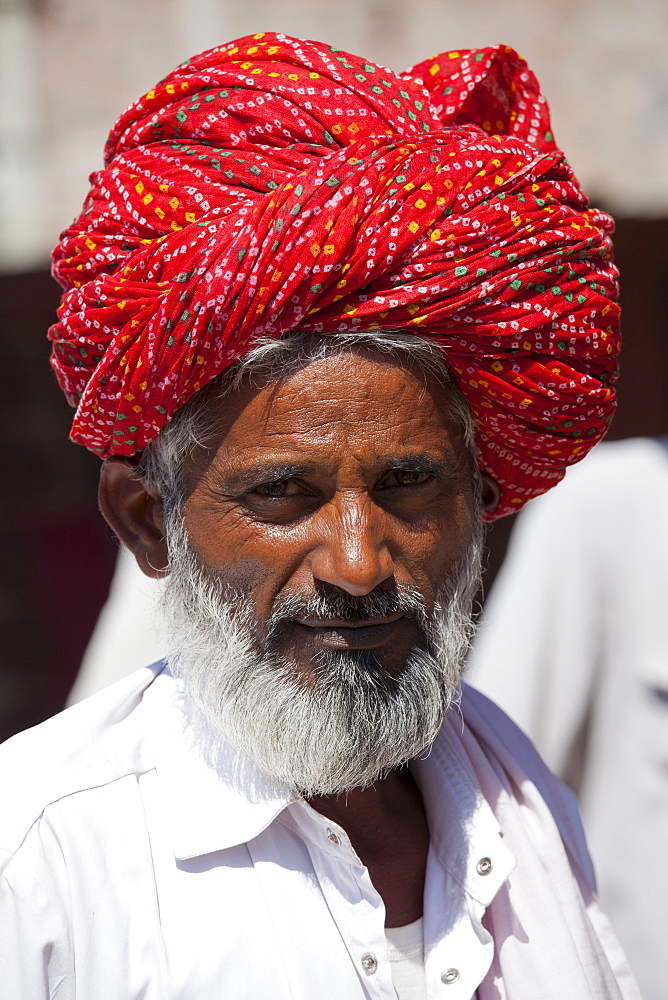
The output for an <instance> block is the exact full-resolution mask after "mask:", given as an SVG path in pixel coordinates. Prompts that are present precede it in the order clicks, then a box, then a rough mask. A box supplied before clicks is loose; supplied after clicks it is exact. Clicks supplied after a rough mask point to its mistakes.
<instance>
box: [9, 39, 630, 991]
mask: <svg viewBox="0 0 668 1000" xmlns="http://www.w3.org/2000/svg"><path fill="white" fill-rule="evenodd" d="M92 184H93V186H92V189H91V194H90V196H89V198H88V200H87V202H86V205H85V206H84V211H83V214H82V216H81V217H80V219H79V220H77V221H76V222H75V223H74V224H73V226H72V227H70V229H69V230H67V231H66V233H64V234H63V237H62V240H61V243H60V245H59V247H58V249H57V250H56V254H55V269H56V274H57V275H58V277H59V279H60V280H61V281H62V282H63V284H64V286H65V287H66V289H67V292H66V295H65V298H64V300H63V305H62V307H61V310H60V314H59V323H58V324H57V325H56V326H55V327H54V328H53V330H52V331H51V338H52V340H53V344H54V356H53V364H54V367H55V369H56V372H57V374H58V377H59V380H60V382H61V384H62V385H63V387H64V389H65V391H66V392H67V394H68V396H69V398H70V400H71V401H72V402H73V403H74V404H75V405H76V406H77V413H76V417H75V420H74V424H73V430H72V436H73V438H74V439H75V440H77V441H80V442H82V443H84V444H86V445H87V446H88V447H89V448H91V449H92V450H94V451H96V452H97V453H99V454H100V455H101V456H102V457H103V458H104V460H105V461H104V464H103V467H102V475H101V481H100V505H101V508H102V511H103V513H104V515H105V517H106V518H107V520H108V521H109V523H110V524H111V525H112V527H113V528H114V530H115V531H116V532H117V534H118V536H119V537H120V538H121V540H122V541H123V542H124V544H125V545H126V546H127V547H128V548H129V549H130V550H131V551H132V552H133V554H134V556H135V558H136V559H137V561H138V563H139V565H140V567H141V568H142V569H143V571H144V572H145V573H147V574H148V575H153V576H160V577H161V576H166V577H167V580H166V597H165V607H166V616H167V622H168V626H167V627H168V632H169V635H170V640H171V653H170V655H169V657H168V660H167V663H161V664H156V665H154V666H153V667H151V668H147V669H146V670H144V671H140V673H139V674H133V675H132V676H131V677H130V678H129V679H127V680H124V681H121V682H120V683H119V684H118V685H116V686H114V687H113V688H111V689H109V690H108V691H105V692H102V693H101V694H100V695H98V696H96V697H95V698H92V699H90V700H88V701H86V702H83V703H82V704H80V705H78V706H75V707H74V708H72V709H70V710H69V711H68V712H65V713H63V714H62V715H61V716H59V717H56V718H55V719H53V720H51V721H50V722H47V723H45V724H44V725H43V726H42V727H38V729H37V730H36V731H34V732H33V733H28V734H24V735H23V736H19V737H17V738H16V739H15V740H14V741H11V742H10V744H9V745H8V746H7V748H6V750H5V752H4V768H3V773H4V774H5V775H6V778H5V779H4V780H5V782H6V787H3V797H2V801H3V804H4V805H5V806H6V805H7V804H8V803H10V802H11V803H12V804H11V808H10V809H9V810H8V812H7V814H6V815H5V817H4V819H3V821H2V832H1V834H0V842H1V844H2V848H3V852H4V853H3V859H4V860H3V880H4V881H3V890H2V891H3V895H2V900H3V903H2V907H3V908H2V928H1V933H2V938H1V939H2V941H3V968H2V970H1V971H2V974H3V982H4V983H5V984H9V987H8V988H9V995H10V996H12V997H30V998H31V1000H32V998H36V997H58V998H59V1000H64V998H66V997H67V998H70V997H93V996H94V997H96V998H106V997H109V998H112V997H113V998H115V1000H121V998H123V1000H128V998H132V1000H135V998H139V997H142V998H168V997H169V998H176V997H180V998H191V997H192V998H195V997H197V998H208V997H212V998H213V997H220V996H225V997H234V998H235V1000H237V998H259V997H272V998H288V997H293V998H297V997H299V998H309V1000H318V998H324V997H330V996H337V997H345V998H351V1000H352V998H356V997H360V998H362V997H375V998H394V997H396V996H399V997H400V998H401V1000H409V998H415V997H420V998H423V997H426V998H429V1000H432V998H436V997H441V996H446V995H447V996H448V997H457V998H462V1000H463V998H465V997H466V998H467V1000H468V998H471V997H473V996H476V997H478V998H479V1000H488V998H498V997H508V998H516V997H531V998H535V997H540V998H545V1000H547V998H555V1000H556V998H565V997H568V998H569V1000H570V998H573V997H578V998H581V997H594V998H600V1000H603V998H612V997H635V996H637V995H638V994H637V991H636V988H635V986H634V984H633V981H632V977H631V976H630V973H629V972H628V970H627V968H626V965H625V962H624V959H623V957H622V956H621V954H620V952H619V949H618V946H617V945H616V943H615V942H614V938H613V937H612V934H611V932H610V930H609V928H608V926H607V923H606V921H605V918H604V917H603V915H602V913H601V911H600V909H599V906H598V903H597V900H596V897H595V891H594V879H593V873H592V871H591V865H590V862H589V859H588V856H587V852H586V848H585V847H584V844H583V838H582V835H581V829H580V826H579V821H578V819H577V813H576V811H575V810H574V808H573V806H572V803H571V800H570V799H569V797H568V795H567V793H566V792H565V791H564V790H563V788H562V786H560V785H559V784H558V783H557V782H556V780H555V779H553V778H552V777H551V776H550V775H549V772H547V771H546V769H545V768H544V766H543V765H542V763H541V762H540V760H539V759H538V758H537V757H536V755H535V752H534V751H533V750H532V748H531V746H530V745H529V744H528V743H527V742H526V740H525V739H524V738H523V737H522V736H521V734H519V733H518V731H517V730H515V728H514V727H513V726H512V724H511V723H510V722H509V721H508V720H507V719H506V718H505V717H504V716H503V715H502V714H501V713H500V712H499V711H498V710H496V709H495V708H494V707H493V706H492V705H491V704H490V703H488V702H486V701H485V700H484V699H482V697H481V696H479V695H476V694H475V693H473V692H466V693H465V694H464V695H463V696H462V697H461V698H460V688H459V671H460V667H461V664H462V661H463V657H464V654H465V650H466V646H467V643H468V639H469V636H470V632H471V624H470V611H471V601H472V597H473V594H474V592H475V589H476V586H477V580H478V575H479V562H480V547H481V530H482V520H483V518H490V517H493V516H498V515H500V514H502V513H506V512H508V511H509V510H512V509H516V508H517V507H519V506H521V505H522V504H523V503H524V502H525V501H526V500H527V499H529V498H530V497H531V496H534V495H537V494H539V493H540V492H542V491H544V490H545V489H546V488H547V487H548V486H549V485H551V484H552V483H554V482H556V481H558V479H559V478H560V477H561V476H562V474H563V469H564V466H565V465H567V464H568V463H569V462H571V461H573V460H575V459H576V458H577V457H580V456H581V455H583V454H584V453H585V452H586V450H587V448H588V447H589V446H590V445H591V444H592V443H593V442H594V441H595V440H596V439H597V438H598V437H600V435H601V434H602V433H603V431H604V429H605V426H606V424H607V421H608V420H609V418H610V416H611V413H612V408H613V393H612V387H611V383H612V382H613V381H614V376H615V363H616V362H615V354H616V339H617V338H616V329H617V327H616V315H617V311H616V305H615V296H616V285H615V272H614V268H613V267H612V265H611V263H610V244H609V238H608V236H607V231H608V230H609V227H610V223H609V220H608V219H607V218H606V217H605V216H604V215H602V214H601V213H597V212H596V211H594V210H591V209H588V208H587V207H586V201H585V199H584V198H583V196H582V195H581V193H580V192H579V189H578V188H577V185H576V183H575V181H574V179H573V177H572V174H571V172H570V170H569V168H568V167H567V165H566V164H565V162H564V161H563V158H562V157H561V156H560V154H559V153H558V152H557V151H556V148H555V146H554V141H553V139H552V136H551V134H550V132H549V122H548V118H547V110H546V106H545V102H544V100H543V98H542V96H541V95H540V91H539V90H538V87H537V84H536V82H535V79H534V77H533V76H532V74H531V73H530V71H529V70H528V69H527V67H526V65H525V64H524V63H523V62H522V61H521V60H520V59H519V58H518V57H517V56H516V55H515V53H513V52H512V51H510V50H507V49H503V48H497V49H488V50H483V51H481V52H464V53H449V54H444V55H442V56H439V57H437V58H436V59H434V60H429V61H428V62H426V63H424V64H422V65H421V66H419V67H416V68H415V69H414V70H412V71H411V72H410V73H408V74H405V75H404V76H401V77H399V76H397V75H396V74H394V73H391V72H390V71H389V70H385V69H382V68H381V67H379V66H374V65H372V64H370V63H366V62H364V60H362V59H359V58H357V57H355V56H352V55H350V54H348V53H340V52H338V51H337V50H333V49H331V48H329V47H327V46H324V45H321V44H319V43H312V42H302V41H299V40H297V39H290V38H286V37H285V36H282V35H266V34H260V35H257V36H254V37H253V38H246V39H242V40H240V41H237V42H234V43H231V44H229V45H226V46H223V47H222V48H220V49H215V50H213V51H211V52H208V53H204V54H203V55H201V56H198V57H196V58H195V59H194V60H192V62H190V63H188V64H186V65H185V66H183V67H180V68H179V69H178V70H177V71H175V72H174V73H173V74H171V75H170V76H168V77H167V78H166V80H164V81H163V82H162V84H160V85H159V86H158V87H157V88H156V89H155V90H154V91H151V92H150V93H149V94H147V95H146V96H145V97H144V98H142V100H141V101H139V102H138V103H137V104H136V105H134V107H133V108H131V109H130V110H129V111H128V112H126V113H125V115H124V116H123V117H122V118H121V120H120V121H119V123H118V125H117V126H116V128H115V129H114V131H113V132H112V135H111V137H110V140H109V144H108V146H107V154H106V168H105V170H104V171H102V172H100V173H98V174H97V175H94V176H93V180H92Z"/></svg>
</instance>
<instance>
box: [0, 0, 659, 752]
mask: <svg viewBox="0 0 668 1000" xmlns="http://www.w3.org/2000/svg"><path fill="white" fill-rule="evenodd" d="M262 30H265V31H266V30H276V31H283V32H285V33H288V34H294V35H298V36H302V37H310V38H318V39H321V40H324V41H327V42H329V43H332V44H336V45H337V46H339V47H341V48H344V49H349V50H352V51H354V52H359V53H361V54H363V55H365V56H367V57H368V58H370V59H373V60H374V61H376V62H380V63H382V64H385V65H388V66H390V67H392V68H394V69H404V68H406V67H409V66H411V65H412V64H413V63H415V62H417V61H419V60H422V59H424V58H426V57H427V56H429V55H431V54H433V53H434V52H437V51H442V50H445V49H455V48H465V47H479V46H484V45H488V44H492V43H497V42H504V43H506V44H509V45H511V46H513V47H514V48H516V49H518V51H519V52H520V53H521V54H522V55H523V56H524V57H525V58H526V59H527V60H528V62H529V64H530V65H531V66H532V68H533V69H534V70H535V72H536V74H537V75H538V78H539V80H540V81H541V83H542V86H543V89H544V91H545V93H546V95H547V97H548V100H549V102H550V105H551V108H552V115H553V125H554V131H555V134H556V136H557V140H558V142H559V143H560V145H561V146H562V147H563V149H564V150H565V151H566V153H567V155H568V157H569V159H570V161H571V163H572V165H573V167H574V169H575V171H576V173H577V175H578V176H579V178H580V181H581V183H582V185H583V187H584V189H585V191H586V192H587V193H588V194H589V195H590V197H591V198H592V200H593V201H594V202H595V203H597V204H599V205H601V206H602V207H605V208H606V209H608V210H609V211H611V212H612V213H613V214H614V215H615V216H616V218H617V233H616V238H615V242H616V252H617V260H618V263H619V266H620V269H621V274H622V299H623V307H624V330H625V336H626V346H625V353H624V359H623V377H622V380H621V384H620V408H619V412H618V415H617V417H616V418H615V422H614V425H613V430H612V437H616V438H624V437H630V436H634V435H659V434H664V433H667V432H668V408H667V407H666V400H667V397H668V392H667V384H668V374H667V373H668V338H667V337H666V314H667V312H668V310H667V303H668V292H667V287H668V281H667V278H668V275H667V274H666V270H667V268H666V246H667V245H668V69H667V65H668V64H667V61H666V51H668V4H666V2H665V0H636V2H635V3H634V4H629V3H628V2H627V0H534V2H533V3H528V2H526V0H467V2H466V3H462V2H456V0H114V2H113V3H109V2H102V0H0V324H1V337H2V339H1V343H2V365H1V366H0V415H1V416H0V448H1V449H2V459H1V464H2V468H3V469H4V473H3V487H2V497H1V500H0V504H1V506H0V551H1V552H2V568H1V570H0V740H1V739H4V738H6V737H8V736H9V735H11V734H12V733H13V732H16V731H17V730H19V729H22V728H25V727H27V726H29V725H33V724H35V723H37V722H39V721H40V720H41V719H43V718H45V717H46V716H48V715H50V714H52V713H53V712H55V711H57V710H58V709H60V708H61V707H62V705H63V703H64V700H65V698H66V695H67V692H68V690H69V688H70V686H71V684H72V681H73V679H74V676H75V674H76V671H77V668H78V665H79V662H80V660H81V656H82V653H83V651H84V649H85V647H86V644H87V642H88V639H89V636H90V634H91V631H92V628H93V626H94V623H95V620H96V617H97V614H98V611H99V609H100V607H101V606H102V604H103V602H104V600H105V598H106V595H107V592H108V588H109V583H110V580H111V574H112V571H113V567H114V562H115V557H116V548H115V545H114V542H113V540H112V539H111V537H110V533H109V532H108V530H107V529H106V528H105V526H104V524H103V522H102V519H101V517H100V516H99V515H98V513H97V509H96V481H97V473H98V461H97V459H95V458H94V457H93V456H91V455H89V454H87V453H86V452H85V451H84V450H83V449H81V448H79V447H75V446H74V445H72V444H70V443H69V442H68V440H67V434H68V428H69V422H70V418H71V413H70V411H69V408H68V406H67V404H66V403H65V401H64V399H63V398H62V396H61V394H60V392H59V390H58V389H57V387H56V384H55V380H54V378H53V376H52V374H51V372H50V369H49V365H48V351H47V345H46V341H45V333H46V330H47V328H48V326H49V325H50V324H51V322H52V321H53V318H54V312H55V309H56V306H57V302H58V297H59V290H58V288H57V286H56V285H55V283H54V282H53V280H52V279H51V277H50V275H49V252H50V249H51V247H52V245H53V244H54V243H55V241H56V239H57V237H58V233H59V232H60V230H61V229H63V228H64V227H65V226H66V225H68V224H69V222H70V221H71V219H72V218H73V217H74V216H75V215H76V214H78V211H79V208H80V206H81V203H82V201H83V199H84V197H85V194H86V190H87V176H88V174H89V173H90V172H91V171H92V170H94V169H97V168H99V167H100V166H101V162H102V148H103V145H104V141H105V137H106V134H107V132H108V130H109V128H110V127H111V125H112V124H113V122H114V121H115V119H116V118H117V116H118V114H119V113H120V112H121V110H123V108H124V107H125V106H127V105H128V104H129V103H131V102H132V101H133V100H135V99H136V98H137V97H139V96H140V94H142V93H144V92H145V91H146V90H148V89H150V88H151V87H152V86H153V85H154V84H155V83H156V82H157V80H158V79H160V78H161V77H162V76H164V75H165V74H166V72H168V71H169V70H170V69H172V68H173V67H174V66H175V65H176V64H177V63H178V62H181V61H182V60H184V59H186V58H187V57H188V56H190V55H192V54H194V53H195V52H197V51H199V50H201V49H205V48H209V47H211V46H213V45H216V44H219V43H220V42H222V41H226V40H229V39H232V38H234V37H239V36H242V35H246V34H250V33H254V32H257V31H262ZM511 527H512V520H511V519H505V520H504V521H502V522H500V523H499V524H498V525H496V526H495V527H494V528H493V530H492V531H491V533H490V558H489V573H488V575H489V578H490V579H491V577H492V576H493V575H494V573H495V572H496V570H497V568H498V566H499V564H500V561H501V558H502V556H503V552H504V548H505V545H506V541H507V538H508V535H509V532H510V530H511Z"/></svg>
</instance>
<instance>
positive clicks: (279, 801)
mask: <svg viewBox="0 0 668 1000" xmlns="http://www.w3.org/2000/svg"><path fill="white" fill-rule="evenodd" d="M144 703H145V705H146V710H147V714H148V727H149V728H148V733H147V738H148V740H149V743H150V749H151V754H152V757H153V762H154V765H155V770H156V773H157V776H158V780H159V783H160V789H161V799H162V802H163V807H164V810H165V819H166V821H167V823H168V824H169V826H170V827H171V833H172V846H173V849H174V855H175V857H176V858H177V859H178V860H186V859H187V858H194V857H199V856H200V855H204V854H211V853H212V852H214V851H220V850H224V849H225V848H228V847H235V846H236V845H238V844H243V843H246V842H247V841H249V840H252V839H253V837H256V836H257V835H258V834H259V833H261V832H262V830H264V829H265V828H266V827H267V826H269V824H270V823H272V822H273V820H274V819H275V818H276V817H277V816H278V815H279V813H280V812H282V811H283V809H285V807H286V806H287V805H289V803H290V802H292V801H293V800H294V799H295V798H296V796H295V795H294V794H292V793H291V792H290V791H289V789H288V788H286V787H285V786H283V785H281V784H280V783H278V782H276V781H273V780H272V779H271V778H269V777H268V776H267V775H266V774H265V773H264V772H263V771H261V770H260V768H259V767H257V765H255V764H254V763H253V762H252V761H250V760H249V759H248V758H246V757H244V756H242V755H241V754H239V753H238V752H237V751H235V750H233V749H232V748H231V747H230V746H229V744H227V743H225V742H223V741H222V740H221V739H220V737H218V736H217V735H215V734H214V732H213V730H212V729H211V727H210V726H209V725H208V723H207V722H206V721H205V719H204V718H203V716H202V714H201V712H200V711H199V710H198V709H197V708H196V707H195V706H194V705H193V704H192V702H191V701H190V700H189V699H188V697H187V695H186V694H185V691H184V688H183V683H182V682H181V681H180V680H177V679H175V678H174V677H172V675H171V674H170V672H169V670H168V668H167V667H165V668H164V669H163V670H162V672H161V673H160V674H159V675H158V676H157V677H156V679H155V681H154V682H153V684H152V685H151V686H150V688H149V689H148V690H147V691H146V693H145V695H144Z"/></svg>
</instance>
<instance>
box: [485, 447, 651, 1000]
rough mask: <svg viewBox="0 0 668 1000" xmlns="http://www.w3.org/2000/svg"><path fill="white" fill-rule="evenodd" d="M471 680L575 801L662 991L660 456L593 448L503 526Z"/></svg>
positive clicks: (618, 908) (645, 977) (630, 935)
mask: <svg viewBox="0 0 668 1000" xmlns="http://www.w3.org/2000/svg"><path fill="white" fill-rule="evenodd" d="M471 663H472V668H473V669H472V672H471V675H470V677H471V682H472V683H473V684H475V685H476V687H480V688H481V690H483V691H485V692H486V693H487V694H488V695H489V696H490V697H491V698H493V699H494V700H495V701H497V702H498V703H499V704H500V705H501V706H502V707H503V708H504V709H505V710H506V711H507V712H508V713H509V714H510V715H511V717H512V718H513V719H514V720H515V721H516V722H517V723H518V724H519V725H520V726H521V727H522V729H524V730H525V731H526V732H527V733H528V734H529V736H530V737H531V738H532V739H533V740H534V741H535V743H536V746H537V747H538V749H539V751H540V753H541V754H542V755H543V756H544V757H545V760H546V761H547V763H548V765H549V766H550V767H552V768H554V770H555V771H556V772H557V774H559V775H560V776H561V777H562V778H564V779H565V780H567V781H568V782H569V784H570V785H571V786H572V787H573V789H574V790H575V791H576V792H577V794H578V799H579V802H580V808H581V810H582V817H583V821H584V825H585V829H586V831H587V837H588V840H589V845H590V847H591V852H592V857H593V859H594V863H595V866H596V871H597V875H598V882H599V885H600V891H601V898H602V900H603V903H604V905H605V907H606V909H607V910H608V913H609V914H610V918H611V921H612V923H613V926H614V927H615V930H616V931H617V933H618V934H619V937H620V940H621V942H622V945H623V946H624V948H625V949H626V951H627V954H628V956H629V959H630V961H631V964H632V966H633V968H634V971H635V973H636V975H637V977H638V980H639V982H640V984H641V986H642V991H643V996H644V997H645V998H646V1000H665V997H666V996H667V995H668V985H667V984H668V949H667V948H666V943H665V939H666V930H667V929H668V852H667V851H666V845H667V843H668V448H666V446H665V444H664V443H662V442H660V441H655V440H650V439H647V438H639V439H630V440H625V441H615V442H612V443H609V444H608V443H605V444H602V445H598V446H597V447H596V448H595V449H594V450H593V452H592V454H591V455H590V456H588V457H587V458H586V459H585V460H584V461H583V462H582V463H580V464H578V465H576V466H574V467H573V468H572V469H569V470H568V472H567V473H566V478H565V479H564V481H563V483H560V484H559V486H557V487H556V488H555V489H554V490H551V491H550V492H549V493H547V494H546V495H545V496H543V497H539V498H538V499H537V500H533V501H532V502H531V503H530V504H529V505H528V507H527V508H526V510H525V511H523V512H522V513H521V514H520V515H519V518H518V521H517V524H516V525H515V527H514V529H513V534H512V536H511V541H510V546H509V550H508V555H507V557H506V561H505V563H504V565H503V567H502V569H501V571H500V573H499V576H498V577H497V580H496V582H495V585H494V587H493V588H492V591H491V593H490V595H489V597H488V598H487V601H486V603H485V611H484V623H483V626H482V628H481V630H480V632H479V634H478V637H477V639H476V641H475V643H474V647H473V652H472V657H471Z"/></svg>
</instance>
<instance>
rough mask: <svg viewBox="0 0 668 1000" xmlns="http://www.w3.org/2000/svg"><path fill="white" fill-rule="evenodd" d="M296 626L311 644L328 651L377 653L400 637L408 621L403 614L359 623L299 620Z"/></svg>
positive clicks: (311, 619) (331, 620)
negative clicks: (376, 651)
mask: <svg viewBox="0 0 668 1000" xmlns="http://www.w3.org/2000/svg"><path fill="white" fill-rule="evenodd" d="M294 624H295V625H296V626H297V628H298V629H299V630H300V631H302V632H304V633H305V634H306V635H307V636H308V637H309V638H310V639H311V641H314V642H316V643H318V645H320V646H326V647H327V648H328V649H375V648H376V647H377V646H382V645H384V644H385V643H386V642H388V641H389V640H390V639H391V638H392V637H393V636H394V635H396V633H397V632H398V631H399V629H401V627H402V624H406V618H405V617H404V615H402V614H396V615H388V616H387V617H384V618H374V619H372V620H371V621H369V620H368V619H367V620H365V621H359V622H343V621H339V620H337V619H329V620H326V619H320V618H297V619H295V622H294Z"/></svg>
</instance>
